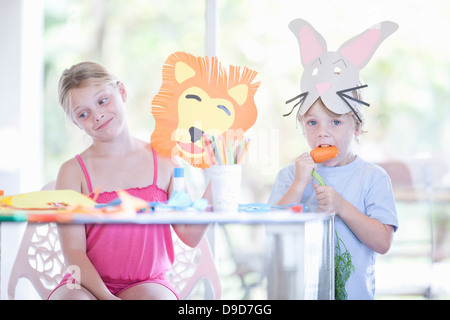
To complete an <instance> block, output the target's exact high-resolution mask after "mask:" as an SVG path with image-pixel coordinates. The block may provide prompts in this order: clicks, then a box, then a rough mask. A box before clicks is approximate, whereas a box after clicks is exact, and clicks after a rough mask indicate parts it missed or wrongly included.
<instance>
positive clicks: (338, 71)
mask: <svg viewBox="0 0 450 320" xmlns="http://www.w3.org/2000/svg"><path fill="white" fill-rule="evenodd" d="M341 71H342V70H341V68H339V67H334V74H336V75H340V74H341Z"/></svg>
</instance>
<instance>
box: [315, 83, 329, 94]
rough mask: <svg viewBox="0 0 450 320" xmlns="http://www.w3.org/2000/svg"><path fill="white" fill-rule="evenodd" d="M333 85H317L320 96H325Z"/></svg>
mask: <svg viewBox="0 0 450 320" xmlns="http://www.w3.org/2000/svg"><path fill="white" fill-rule="evenodd" d="M330 87H331V84H329V83H316V90H317V92H318V93H319V95H323V94H325V93H326V92H327V91H328V89H330Z"/></svg>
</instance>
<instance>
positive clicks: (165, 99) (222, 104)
mask: <svg viewBox="0 0 450 320" xmlns="http://www.w3.org/2000/svg"><path fill="white" fill-rule="evenodd" d="M256 75H257V72H256V71H253V70H250V69H248V68H246V67H244V68H243V70H242V72H241V68H240V67H237V66H230V67H229V71H228V74H227V73H226V70H225V69H224V68H223V67H222V65H221V63H220V62H219V61H218V59H217V58H216V57H213V58H211V59H209V58H208V57H195V56H193V55H191V54H189V53H185V52H176V53H173V54H172V55H170V56H169V57H168V59H167V60H166V62H165V64H164V66H163V75H162V76H163V79H162V85H161V88H160V90H159V93H158V94H157V95H156V96H155V97H154V98H153V101H152V114H153V117H154V118H155V129H154V131H153V133H152V137H151V145H152V147H153V148H154V149H155V150H156V151H157V152H158V153H159V154H161V155H163V156H167V157H172V156H177V155H178V156H180V157H181V158H182V159H184V160H185V161H186V162H187V163H189V164H190V165H192V166H195V167H200V168H207V167H209V165H210V164H209V159H208V156H207V154H206V149H205V147H206V146H205V141H204V140H203V134H207V135H211V136H220V135H224V134H227V136H228V135H229V134H231V135H233V137H234V138H236V139H242V135H243V133H244V132H245V131H246V130H248V129H249V128H250V127H251V126H252V125H253V124H254V123H255V121H256V116H257V110H256V105H255V102H254V95H255V92H256V90H257V88H258V87H259V82H257V83H252V81H253V80H254V78H255V77H256Z"/></svg>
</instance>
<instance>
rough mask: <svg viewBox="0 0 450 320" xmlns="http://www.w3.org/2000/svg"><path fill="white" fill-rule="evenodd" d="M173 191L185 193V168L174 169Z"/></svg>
mask: <svg viewBox="0 0 450 320" xmlns="http://www.w3.org/2000/svg"><path fill="white" fill-rule="evenodd" d="M173 191H183V192H184V168H174V169H173Z"/></svg>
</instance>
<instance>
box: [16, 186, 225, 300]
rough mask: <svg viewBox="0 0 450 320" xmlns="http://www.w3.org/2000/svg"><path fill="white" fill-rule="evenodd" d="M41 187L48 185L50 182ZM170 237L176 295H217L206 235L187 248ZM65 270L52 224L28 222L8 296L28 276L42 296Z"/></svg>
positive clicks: (217, 282) (219, 292)
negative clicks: (193, 246) (173, 259)
mask: <svg viewBox="0 0 450 320" xmlns="http://www.w3.org/2000/svg"><path fill="white" fill-rule="evenodd" d="M44 188H52V185H47V186H46V187H44ZM172 237H173V241H174V249H175V261H174V264H173V267H172V269H171V270H169V272H168V273H167V276H168V279H169V281H170V282H171V284H172V285H173V287H174V289H175V290H176V291H177V293H178V295H179V297H180V299H188V298H191V297H192V298H196V299H199V298H205V299H221V297H222V289H221V284H220V279H219V275H218V273H217V270H216V266H215V263H214V258H213V255H212V253H211V249H210V247H209V244H208V240H207V238H206V237H204V238H203V239H202V241H201V242H200V243H199V244H198V245H197V247H195V248H190V247H189V246H187V245H185V244H184V243H182V242H181V240H179V239H178V237H177V236H176V234H175V232H174V231H173V230H172ZM65 272H66V267H65V265H64V258H63V254H62V251H61V246H60V243H59V237H58V230H57V227H56V224H55V223H45V224H37V223H29V224H28V225H27V227H26V230H25V233H24V235H23V238H22V242H21V244H20V247H19V251H18V253H17V256H16V259H15V262H14V265H13V268H12V271H11V275H10V278H9V283H8V298H9V299H15V298H16V287H17V284H18V282H19V280H20V279H28V280H29V281H30V282H31V284H32V285H33V286H34V288H35V290H36V292H37V293H38V295H39V296H40V297H41V298H42V299H46V298H47V297H48V295H49V294H50V292H51V291H52V290H53V289H54V288H55V287H56V286H57V285H58V283H59V282H60V281H61V279H62V277H63V276H64V274H65ZM201 284H203V285H204V286H203V290H201V289H202V287H201V286H200V285H201ZM199 294H200V295H203V297H199Z"/></svg>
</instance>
